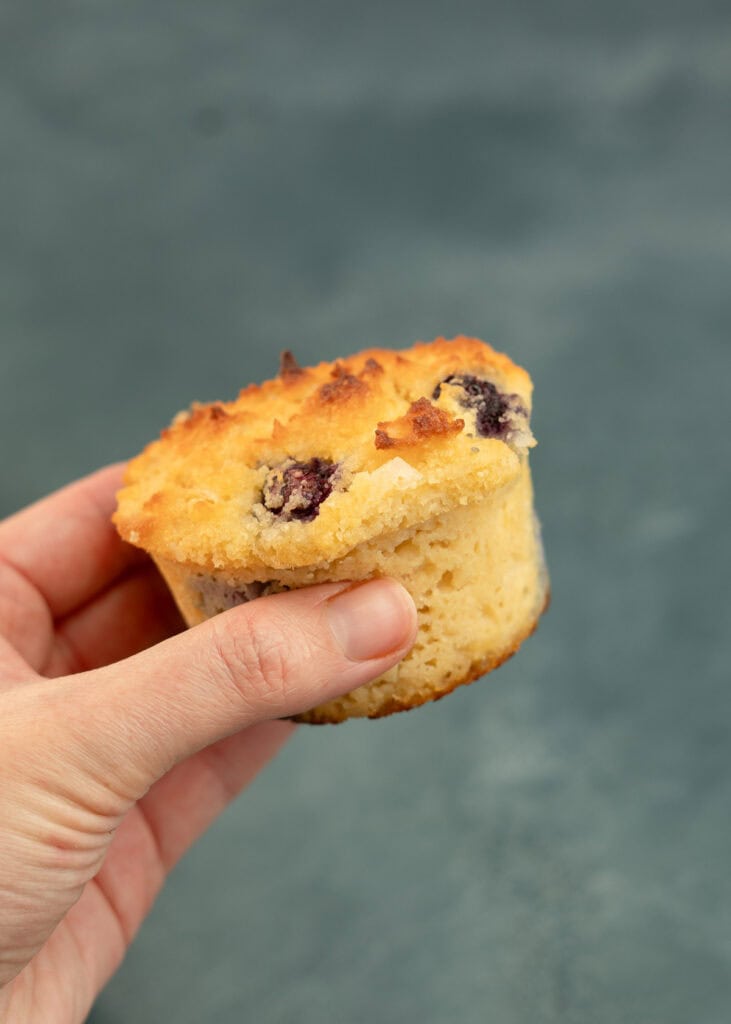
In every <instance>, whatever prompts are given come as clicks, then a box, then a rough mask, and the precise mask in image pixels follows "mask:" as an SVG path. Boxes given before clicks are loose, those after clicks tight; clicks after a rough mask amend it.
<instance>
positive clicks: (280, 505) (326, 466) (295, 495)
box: [262, 458, 339, 523]
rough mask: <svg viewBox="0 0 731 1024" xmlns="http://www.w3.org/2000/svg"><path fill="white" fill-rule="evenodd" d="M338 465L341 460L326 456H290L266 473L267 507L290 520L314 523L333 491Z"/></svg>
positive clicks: (263, 495) (263, 499)
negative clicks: (305, 458) (329, 459)
mask: <svg viewBox="0 0 731 1024" xmlns="http://www.w3.org/2000/svg"><path fill="white" fill-rule="evenodd" d="M338 468H339V466H338V463H336V462H329V461H328V460H327V459H319V458H314V459H308V460H307V462H296V461H295V460H294V459H288V460H287V461H286V462H283V463H282V464H281V465H280V466H276V467H275V468H274V469H271V470H270V471H269V473H268V474H267V478H266V480H265V481H264V490H263V493H262V502H263V504H264V507H265V508H266V509H268V510H269V511H270V512H272V513H273V514H274V515H275V516H281V518H282V519H284V520H285V521H287V522H289V521H291V520H296V521H298V522H301V523H309V522H312V520H313V519H314V518H315V517H316V516H317V514H318V512H319V511H320V505H321V504H322V503H323V501H325V499H326V498H327V497H329V496H330V494H331V493H332V489H333V486H334V483H335V480H334V477H335V474H336V473H337V471H338Z"/></svg>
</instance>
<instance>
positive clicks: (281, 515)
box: [115, 337, 548, 722]
mask: <svg viewBox="0 0 731 1024" xmlns="http://www.w3.org/2000/svg"><path fill="white" fill-rule="evenodd" d="M531 390H532V385H531V380H530V377H529V376H528V374H527V373H526V372H525V371H524V370H522V369H521V368H519V367H518V366H516V365H515V364H514V363H512V362H511V361H510V359H508V357H507V356H505V355H502V354H500V353H498V352H495V351H494V350H493V349H492V348H490V347H489V346H488V345H485V344H484V343H482V342H480V341H478V340H476V339H473V338H465V337H458V338H454V339H453V340H451V341H448V340H445V339H443V338H439V339H437V340H436V341H433V342H431V343H428V344H424V343H419V344H416V345H414V346H413V347H412V348H410V349H408V350H404V351H400V352H397V351H392V350H388V349H371V350H369V351H365V352H361V353H359V354H357V355H354V356H350V357H348V358H347V359H343V360H339V361H337V362H335V363H320V364H319V365H318V366H315V367H312V368H302V367H300V366H298V365H297V363H296V362H295V360H294V358H293V357H292V356H291V355H290V354H289V353H285V354H284V356H283V357H282V364H281V368H280V372H279V375H278V377H276V378H275V379H274V380H270V381H267V382H265V383H264V384H261V385H250V386H249V387H246V388H244V390H243V391H241V393H240V394H239V396H238V398H237V399H235V400H234V401H232V402H221V403H213V404H209V405H200V404H194V405H193V406H192V408H191V409H190V410H189V411H187V412H184V413H181V414H179V415H178V416H177V417H176V419H175V420H174V422H173V424H172V425H171V426H170V427H169V428H168V429H167V430H164V431H163V433H162V436H161V437H160V439H159V440H157V441H154V442H153V443H152V444H150V445H148V447H147V448H146V449H145V450H144V452H143V453H142V454H141V455H139V456H138V457H137V458H135V459H134V460H133V461H132V462H131V463H130V464H129V467H128V469H127V475H126V480H125V486H124V488H123V490H122V491H121V492H120V494H119V500H118V509H117V512H116V514H115V523H116V525H117V528H118V530H119V532H120V534H121V535H122V537H124V539H125V540H127V541H129V542H130V543H132V544H136V545H138V546H140V547H142V548H144V549H145V550H146V551H148V552H149V553H150V554H151V556H152V557H153V558H154V560H155V562H156V563H157V565H158V567H159V568H160V571H161V572H162V574H163V576H164V577H165V579H166V580H167V582H168V585H169V586H170V589H171V591H172V593H173V594H174V596H175V598H176V600H177V602H178V605H179V607H180V609H181V612H182V614H183V616H184V618H185V619H186V621H187V622H188V624H189V625H194V624H196V623H198V622H201V621H203V620H204V619H206V618H209V617H210V616H212V615H216V614H218V613H219V612H221V611H224V610H225V609H227V608H230V607H232V606H233V605H235V604H240V603H241V602H244V601H251V600H255V599H256V598H257V597H260V596H262V595H265V594H270V593H276V592H278V591H282V590H288V589H292V588H295V587H304V586H308V585H310V584H313V583H321V582H325V581H339V580H365V579H370V578H373V577H378V576H391V577H393V578H395V579H397V580H399V581H400V582H401V583H403V585H404V586H405V587H406V588H407V590H409V592H410V593H411V595H412V597H413V598H414V601H415V602H416V606H417V609H418V613H419V631H418V636H417V640H416V643H415V645H414V648H413V650H412V651H411V653H410V654H409V655H408V656H407V657H406V658H405V659H404V661H402V662H401V664H399V665H397V666H396V667H395V668H393V669H391V670H390V671H389V672H387V673H386V674H385V675H383V676H381V677H380V678H379V679H377V680H376V681H375V682H373V683H370V684H368V685H366V686H362V687H359V688H358V689H356V690H354V691H352V692H351V693H349V694H347V695H346V696H344V697H341V698H339V699H336V700H332V701H328V702H327V703H325V704H322V705H320V706H319V707H316V708H313V709H312V710H311V711H310V712H308V713H306V714H304V715H302V716H301V720H302V721H308V722H340V721H343V720H345V719H347V718H353V717H370V718H376V717H379V716H382V715H387V714H390V713H392V712H394V711H402V710H406V709H408V708H412V707H415V706H416V705H419V704H423V703H424V702H426V701H429V700H434V699H435V698H437V697H441V696H443V695H444V694H446V693H448V692H449V691H451V690H453V689H454V688H455V687H456V686H459V685H460V684H461V683H467V682H470V681H472V680H473V679H476V678H477V677H478V676H481V675H483V674H484V673H485V672H489V671H490V670H491V669H493V668H495V667H497V666H498V665H499V664H500V663H501V662H503V661H505V659H506V658H508V657H510V655H511V654H513V653H514V652H515V651H516V650H517V649H518V647H519V646H520V644H521V643H522V642H523V640H524V639H525V638H526V637H527V636H528V635H529V634H530V633H532V632H533V630H534V629H535V627H536V624H537V621H538V618H539V616H540V615H541V612H542V611H543V609H544V608H545V606H546V603H547V600H548V579H547V575H546V571H545V567H544V562H543V555H542V548H541V541H540V531H539V528H538V524H537V520H536V518H535V515H534V512H533V493H532V487H531V478H530V470H529V465H528V450H529V449H530V448H531V447H533V445H534V444H535V441H534V439H533V435H532V433H531V430H530V423H529V420H530V408H531Z"/></svg>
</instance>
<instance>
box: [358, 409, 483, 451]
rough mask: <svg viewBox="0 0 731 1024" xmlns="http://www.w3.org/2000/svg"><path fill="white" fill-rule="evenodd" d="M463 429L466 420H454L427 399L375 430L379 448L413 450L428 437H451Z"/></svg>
mask: <svg viewBox="0 0 731 1024" xmlns="http://www.w3.org/2000/svg"><path fill="white" fill-rule="evenodd" d="M463 428H464V420H458V419H453V418H452V417H451V416H450V415H449V414H448V413H446V412H444V410H443V409H438V408H437V407H436V405H432V403H431V402H430V401H429V399H428V398H419V399H418V401H416V402H412V403H411V405H410V406H409V409H408V412H406V413H405V414H404V415H403V416H399V418H398V419H396V420H391V422H390V423H389V422H385V423H379V424H378V427H377V428H376V441H375V444H376V448H412V447H413V446H414V445H417V444H421V443H422V441H425V440H426V439H427V438H433V437H451V436H452V435H453V434H458V433H459V432H460V430H462V429H463Z"/></svg>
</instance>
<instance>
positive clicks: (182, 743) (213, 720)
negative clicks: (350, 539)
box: [60, 579, 416, 800]
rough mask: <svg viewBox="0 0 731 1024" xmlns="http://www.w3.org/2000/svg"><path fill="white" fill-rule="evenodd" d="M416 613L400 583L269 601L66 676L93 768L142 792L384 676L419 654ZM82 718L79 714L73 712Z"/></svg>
mask: <svg viewBox="0 0 731 1024" xmlns="http://www.w3.org/2000/svg"><path fill="white" fill-rule="evenodd" d="M415 634H416V609H415V607H414V603H413V601H412V599H411V597H410V596H409V594H408V593H407V592H406V590H404V588H403V587H402V586H401V585H400V584H398V583H396V582H395V581H394V580H388V579H382V580H374V581H371V582H367V583H359V584H342V583H340V584H325V585H321V586H316V587H310V588H305V589H302V590H296V591H291V592H289V593H284V594H276V595H272V596H270V597H264V598H259V599H258V600H256V601H253V602H251V603H249V604H244V605H241V606H239V607H237V608H233V609H231V610H230V611H227V612H224V613H223V614H221V615H218V616H216V617H215V618H213V619H209V620H208V621H207V622H204V623H202V624H201V625H199V626H195V627H193V628H192V629H190V630H188V631H186V632H184V633H181V634H179V635H178V636H175V637H173V638H171V639H170V640H166V641H164V642H163V643H161V644H158V645H157V646H156V647H153V648H150V649H149V650H147V651H144V652H143V653H141V654H138V655H135V656H134V657H132V658H128V659H127V660H125V661H122V662H118V663H117V664H115V665H111V666H109V667H107V668H103V669H99V670H97V671H94V672H88V673H84V674H82V675H78V676H71V677H68V679H66V680H65V681H64V684H65V687H68V692H67V693H66V694H65V695H64V700H63V708H64V715H63V719H64V721H63V722H62V723H60V725H61V727H62V732H65V731H66V729H65V728H63V726H67V725H69V726H70V727H71V728H72V729H73V730H74V732H75V734H76V735H75V739H74V740H73V741H72V742H71V743H70V744H69V746H71V747H76V748H77V749H78V751H79V753H80V755H81V757H82V759H83V762H84V768H85V769H87V770H89V769H91V770H92V771H93V772H95V773H96V774H97V777H99V778H100V779H107V780H109V782H110V784H111V785H112V787H113V788H114V790H115V791H116V792H118V793H119V792H120V787H122V789H121V792H124V793H126V794H127V795H128V796H129V798H130V799H131V800H133V799H136V798H137V797H139V796H140V795H142V793H144V792H145V790H146V789H147V788H148V787H149V786H150V785H151V784H152V782H154V781H155V780H156V779H157V778H159V777H160V776H161V775H163V774H164V773H165V772H166V771H167V770H168V769H169V768H170V767H171V766H172V765H173V764H174V763H175V762H177V761H180V760H182V759H183V758H185V757H187V756H189V755H190V754H193V753H194V752H195V751H197V750H200V749H201V748H202V747H205V746H208V745H209V744H211V743H213V742H215V741H216V740H218V739H221V738H222V737H224V736H227V735H230V734H231V733H234V732H237V731H238V730H240V729H244V728H246V727H247V726H249V725H253V724H254V723H256V722H261V721H263V720H265V719H272V718H282V717H285V716H289V715H293V714H296V713H298V712H301V711H305V710H307V709H309V708H311V707H313V706H314V705H315V704H319V703H321V702H323V701H326V700H329V699H331V698H333V697H337V696H340V695H341V694H344V693H347V692H348V691H350V690H352V689H354V688H355V687H357V686H361V685H362V684H364V683H367V682H369V681H370V680H372V679H375V678H376V677H377V676H379V675H380V674H381V673H383V672H385V671H387V670H388V669H389V668H391V667H392V666H393V665H395V664H396V663H397V662H398V661H400V659H401V658H403V656H404V655H405V654H406V653H407V651H408V649H409V648H410V646H411V645H412V643H413V642H414V638H415ZM69 719H70V720H69Z"/></svg>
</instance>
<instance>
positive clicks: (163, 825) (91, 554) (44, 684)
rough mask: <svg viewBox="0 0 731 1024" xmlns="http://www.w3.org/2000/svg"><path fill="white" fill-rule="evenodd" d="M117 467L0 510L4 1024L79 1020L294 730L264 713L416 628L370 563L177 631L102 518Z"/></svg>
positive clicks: (368, 661)
mask: <svg viewBox="0 0 731 1024" xmlns="http://www.w3.org/2000/svg"><path fill="white" fill-rule="evenodd" d="M120 483H121V467H119V466H112V467H109V468H108V469H105V470H101V471H100V472H98V473H96V474H94V475H93V476H91V477H88V478H86V479H85V480H82V481H80V482H78V483H76V484H72V485H71V486H69V487H67V488H65V489H64V490H62V491H59V492H58V493H56V494H55V495H52V496H51V497H49V498H46V499H44V500H43V501H41V502H39V503H37V504H36V505H34V506H31V507H30V508H28V509H26V510H25V511H23V512H20V513H18V514H17V515H15V516H13V517H11V518H10V519H8V520H6V521H5V522H4V523H2V524H0V779H2V783H1V786H0V1020H2V1021H3V1024H20V1022H22V1024H28V1022H31V1021H32V1022H41V1021H42V1022H43V1024H77V1022H80V1021H82V1020H83V1019H84V1018H85V1016H86V1015H87V1013H88V1011H89V1009H90V1007H91V1004H92V1002H93V1000H94V998H95V996H96V995H97V993H98V992H99V990H100V989H101V987H102V986H103V985H104V984H105V982H106V981H107V980H108V978H109V977H110V975H111V974H112V973H113V972H114V970H115V969H116V968H117V967H118V965H119V963H120V962H121V960H122V957H123V955H124V952H125V950H126V947H127V946H128V944H129V943H130V942H131V940H132V938H133V937H134V935H135V933H136V931H137V929H138V928H139V926H140V924H141V922H142V920H143V919H144V917H145V915H146V914H147V912H148V911H149V909H150V907H151V905H152V903H153V901H154V899H155V896H156V895H157V893H158V892H159V890H160V888H161V886H162V884H163V882H164V880H165V877H166V875H167V873H168V872H169V871H170V869H171V868H172V866H173V865H174V864H175V862H176V861H177V860H178V859H179V858H180V857H181V856H182V854H183V853H184V852H185V850H186V849H187V848H188V847H189V846H190V845H191V843H193V842H194V841H195V839H196V838H197V837H198V836H199V835H200V834H201V833H202V832H203V831H205V829H206V828H207V827H208V826H209V825H210V824H211V822H212V821H213V819H214V818H215V817H216V816H217V815H218V814H219V813H220V811H221V810H222V809H223V808H224V807H225V806H226V804H227V803H228V802H229V801H230V800H231V799H232V798H233V797H234V796H235V795H236V794H237V793H238V792H239V791H240V790H241V789H242V787H243V786H245V785H246V783H247V782H249V781H250V780H251V778H252V777H253V776H254V775H255V774H256V772H257V771H258V770H259V768H261V766H262V765H263V764H264V763H265V762H266V761H267V760H268V759H269V758H270V757H271V756H272V755H273V754H274V753H275V751H276V750H277V749H278V748H279V747H280V745H281V744H282V742H283V741H284V740H285V739H286V738H287V737H288V735H289V734H290V733H291V732H292V730H293V728H294V726H293V725H292V723H290V722H285V721H275V719H278V718H281V717H283V716H287V715H293V714H295V713H297V712H299V711H303V710H305V709H307V708H309V707H312V706H313V705H314V704H316V703H319V702H321V701H323V700H327V699H329V698H331V697H335V696H338V695H340V694H342V693H345V692H347V691H348V690H351V689H353V688H354V687H356V686H359V685H361V684H362V683H366V682H368V681H369V680H371V679H374V678H375V677H376V676H378V675H380V673H382V672H384V671H386V670H387V669H388V668H390V667H391V666H392V665H394V664H395V663H396V662H397V661H399V660H400V659H401V658H402V657H403V656H404V655H405V654H406V652H407V650H408V648H409V647H410V645H411V644H412V643H413V639H414V636H415V629H416V625H415V618H416V616H415V611H414V607H413V602H412V601H411V599H410V598H409V597H408V595H407V594H406V592H405V591H404V590H403V589H402V588H401V587H400V586H398V585H397V584H395V583H393V582H392V581H384V580H381V581H378V582H372V583H369V584H363V585H360V586H357V587H352V588H349V587H348V586H347V585H346V584H326V585H322V586H318V587H312V588H309V589H306V590H299V591H293V592H291V593H286V594H277V595H275V596H271V597H265V598H260V599H259V600H257V601H255V602H252V603H250V604H247V605H242V606H240V607H238V608H234V609H232V610H231V611H228V612H225V613H224V614H222V615H219V616H217V617H216V618H215V619H212V620H210V621H208V622H205V623H203V624H202V625H200V626H196V627H195V628H194V629H191V630H188V631H185V632H180V631H181V630H182V629H183V623H182V622H181V620H180V617H179V615H178V613H177V611H176V609H175V607H174V605H173V602H172V600H171V598H170V596H169V594H168V593H167V590H166V588H165V586H164V584H163V583H162V581H161V579H160V577H159V576H158V574H157V572H156V570H155V569H154V567H153V565H152V563H151V562H150V561H149V560H148V559H147V558H146V557H145V556H143V555H142V553H141V552H139V551H137V550H136V549H134V548H131V547H129V546H128V545H126V544H124V543H123V542H122V541H121V540H120V539H119V537H118V536H117V534H116V532H115V530H114V528H113V526H112V525H111V523H110V515H111V513H112V510H113V508H114V495H115V491H116V490H117V488H118V487H119V486H120ZM178 633H179V635H174V634H178Z"/></svg>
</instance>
